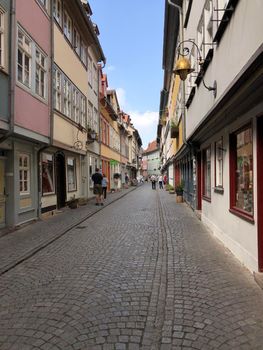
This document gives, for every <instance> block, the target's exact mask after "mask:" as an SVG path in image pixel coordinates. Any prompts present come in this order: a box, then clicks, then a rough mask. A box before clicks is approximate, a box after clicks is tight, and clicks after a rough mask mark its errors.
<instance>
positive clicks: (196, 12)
mask: <svg viewBox="0 0 263 350" xmlns="http://www.w3.org/2000/svg"><path fill="white" fill-rule="evenodd" d="M202 4H203V5H204V1H201V0H200V1H198V2H195V1H193V5H192V11H191V15H190V19H189V23H188V28H187V30H186V32H185V38H184V39H185V40H187V39H189V38H195V39H196V33H197V25H198V21H199V19H200V16H201V11H202V8H203V5H202ZM262 12H263V2H262V1H251V0H242V1H239V2H238V5H237V7H236V9H235V12H234V13H233V16H232V17H231V20H230V23H229V24H228V26H227V28H226V30H225V32H224V34H223V37H222V39H221V41H220V44H219V45H217V46H216V45H214V46H213V47H214V56H213V59H212V61H211V63H210V65H209V67H208V69H207V71H206V73H205V76H204V79H205V82H206V84H207V85H213V82H214V81H215V80H216V82H217V97H216V99H215V98H214V97H213V93H212V92H209V91H208V90H206V89H205V88H204V87H203V86H202V83H201V84H200V86H199V87H198V88H197V90H196V94H195V97H194V99H193V101H192V104H191V105H190V107H189V109H188V111H187V123H186V136H187V137H189V136H190V135H191V134H192V133H193V131H194V130H195V128H196V127H197V125H198V124H199V123H200V121H202V120H203V118H204V117H205V115H206V114H207V112H208V111H209V110H210V109H211V107H212V106H213V104H214V103H215V102H216V101H217V100H218V99H220V97H221V96H222V94H223V93H224V91H225V90H226V89H227V88H228V86H229V85H230V83H231V82H232V80H234V79H235V77H236V76H237V74H238V73H239V72H240V71H241V70H242V68H243V67H244V66H245V65H246V63H247V62H248V60H249V59H250V57H251V56H252V55H253V54H254V53H255V52H256V50H257V49H258V48H259V46H260V45H261V44H262V37H263V35H262V33H263V21H262V18H261V17H262V16H261V13H262Z"/></svg>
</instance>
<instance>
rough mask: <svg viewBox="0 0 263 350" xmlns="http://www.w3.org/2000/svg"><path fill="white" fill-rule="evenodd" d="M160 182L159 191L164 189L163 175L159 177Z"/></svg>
mask: <svg viewBox="0 0 263 350" xmlns="http://www.w3.org/2000/svg"><path fill="white" fill-rule="evenodd" d="M158 181H159V189H163V177H162V175H159V178H158Z"/></svg>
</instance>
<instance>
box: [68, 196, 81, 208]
mask: <svg viewBox="0 0 263 350" xmlns="http://www.w3.org/2000/svg"><path fill="white" fill-rule="evenodd" d="M78 204H79V200H78V199H77V198H75V195H74V196H73V197H71V198H70V200H69V201H68V207H69V208H70V209H76V208H77V207H78Z"/></svg>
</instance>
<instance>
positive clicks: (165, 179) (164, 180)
mask: <svg viewBox="0 0 263 350" xmlns="http://www.w3.org/2000/svg"><path fill="white" fill-rule="evenodd" d="M166 183H167V175H166V174H164V177H163V184H164V185H166Z"/></svg>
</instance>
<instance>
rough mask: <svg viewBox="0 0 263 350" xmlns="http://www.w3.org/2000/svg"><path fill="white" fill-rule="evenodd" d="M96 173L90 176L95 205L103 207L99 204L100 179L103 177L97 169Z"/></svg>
mask: <svg viewBox="0 0 263 350" xmlns="http://www.w3.org/2000/svg"><path fill="white" fill-rule="evenodd" d="M95 171H96V172H95V173H94V174H93V175H92V177H91V178H92V181H93V183H94V186H93V193H94V194H95V196H96V205H103V203H102V202H101V196H102V179H103V176H102V174H101V173H100V170H99V168H96V170H95Z"/></svg>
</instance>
